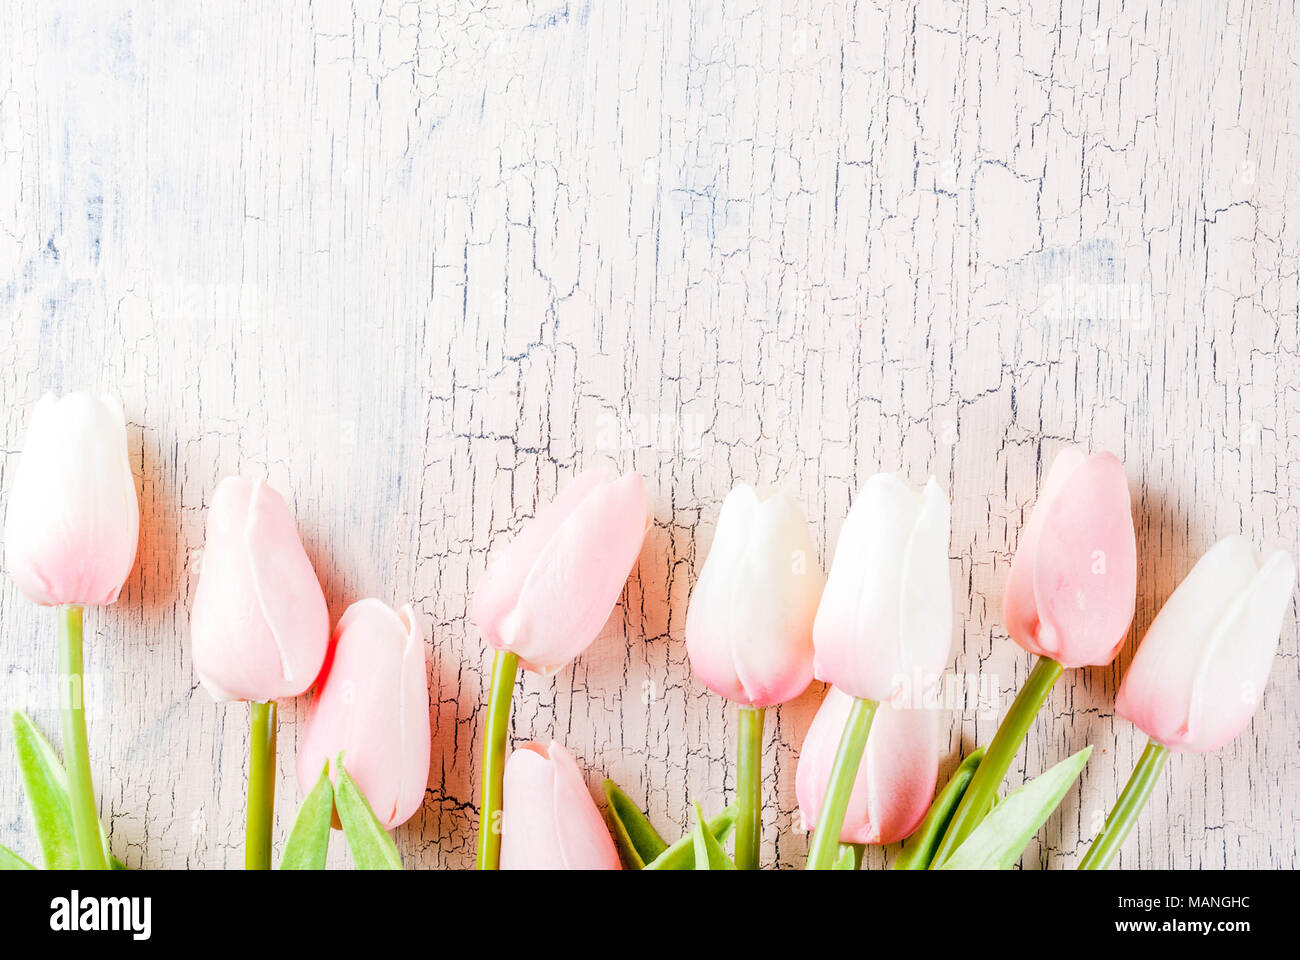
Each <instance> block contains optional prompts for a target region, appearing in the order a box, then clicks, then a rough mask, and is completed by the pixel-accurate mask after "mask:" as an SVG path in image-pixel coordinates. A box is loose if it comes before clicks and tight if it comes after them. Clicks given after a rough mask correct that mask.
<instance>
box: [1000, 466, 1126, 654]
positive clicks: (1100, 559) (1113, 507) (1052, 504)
mask: <svg viewBox="0 0 1300 960" xmlns="http://www.w3.org/2000/svg"><path fill="white" fill-rule="evenodd" d="M1136 597H1137V544H1136V540H1135V538H1134V535H1133V512H1132V505H1131V503H1130V500H1129V492H1128V482H1127V480H1125V478H1124V465H1123V464H1122V463H1120V462H1119V460H1117V459H1116V458H1115V457H1114V456H1113V455H1112V454H1109V453H1098V454H1094V455H1093V456H1087V455H1086V454H1085V453H1084V452H1083V450H1081V449H1080V448H1078V447H1069V448H1067V449H1066V450H1063V451H1062V452H1061V453H1060V454H1059V455H1058V456H1057V458H1056V460H1055V461H1053V463H1052V468H1051V470H1049V471H1048V474H1047V479H1046V481H1045V482H1044V484H1043V489H1042V491H1041V492H1040V493H1039V495H1038V502H1037V503H1036V504H1035V505H1034V509H1033V511H1032V512H1031V513H1030V515H1029V519H1028V521H1026V523H1025V527H1024V530H1023V531H1022V533H1021V536H1020V543H1019V545H1018V546H1017V548H1016V557H1015V560H1014V561H1013V562H1012V564H1011V577H1010V579H1009V580H1008V581H1007V589H1006V595H1005V597H1004V600H1003V620H1004V622H1005V623H1006V626H1007V631H1008V632H1009V633H1010V634H1011V639H1012V640H1014V641H1015V642H1016V643H1018V644H1020V646H1022V647H1024V648H1025V649H1026V650H1028V651H1029V652H1030V653H1036V654H1038V655H1039V656H1043V657H1048V658H1050V659H1052V660H1055V661H1056V662H1058V663H1060V664H1061V665H1062V666H1064V667H1081V666H1085V665H1088V664H1106V663H1110V662H1111V660H1113V659H1115V654H1116V653H1118V652H1119V648H1120V646H1121V645H1122V644H1123V643H1124V637H1125V635H1126V634H1127V633H1128V628H1129V624H1130V623H1132V621H1133V606H1134V603H1135V601H1136Z"/></svg>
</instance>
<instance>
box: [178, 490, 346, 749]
mask: <svg viewBox="0 0 1300 960" xmlns="http://www.w3.org/2000/svg"><path fill="white" fill-rule="evenodd" d="M190 637H191V640H192V642H193V654H194V668H195V670H196V671H197V672H198V675H199V679H200V680H201V681H202V683H203V686H204V687H205V688H206V689H207V691H208V692H209V693H210V694H212V696H213V697H214V698H215V699H217V700H253V701H257V702H264V701H268V700H276V699H279V698H281V697H295V696H297V695H298V694H300V693H303V692H304V691H306V690H307V689H308V688H309V687H311V685H312V684H313V683H314V682H315V680H316V677H317V675H318V674H319V673H320V671H321V665H322V664H323V663H324V661H325V651H326V649H327V647H328V644H329V611H328V609H327V608H326V606H325V595H324V594H323V593H321V588H320V581H319V580H317V579H316V571H315V570H313V569H312V565H311V561H310V560H308V559H307V553H306V551H304V550H303V548H302V541H300V540H299V539H298V528H297V527H296V526H295V525H294V522H293V515H292V514H290V513H289V508H288V506H286V505H285V502H284V500H283V499H281V497H280V495H279V494H278V493H276V492H275V491H274V490H272V489H271V488H270V487H268V486H267V485H266V484H265V483H263V482H262V481H261V480H245V479H243V478H242V477H227V478H226V479H225V480H223V481H221V483H220V484H218V485H217V489H216V492H215V493H214V494H213V496H212V506H211V508H210V509H209V510H208V530H207V542H206V545H205V547H204V550H203V564H202V569H201V571H200V573H199V583H198V587H197V588H196V589H195V591H194V607H193V610H192V611H191V614H190ZM318 772H319V771H318Z"/></svg>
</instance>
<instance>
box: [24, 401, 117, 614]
mask: <svg viewBox="0 0 1300 960" xmlns="http://www.w3.org/2000/svg"><path fill="white" fill-rule="evenodd" d="M139 537H140V507H139V504H138V502H137V501H136V496H135V480H134V478H133V477H132V476H131V466H130V464H129V463H128V462H127V455H126V418H125V416H124V415H123V413H122V407H121V405H120V404H118V402H117V401H116V400H114V399H110V398H102V399H101V398H98V397H92V396H91V395H90V394H88V393H72V394H68V396H66V397H63V398H62V399H59V398H56V397H55V396H54V394H52V393H47V394H45V396H43V397H41V399H40V400H39V401H38V402H37V404H36V408H35V409H34V410H33V411H32V420H31V425H30V426H29V427H28V430H27V443H26V445H25V446H24V448H23V454H22V457H21V458H20V459H19V460H18V463H17V466H16V468H15V471H14V480H13V485H12V486H11V487H10V488H9V504H8V508H7V510H6V513H5V567H6V568H7V569H8V571H9V576H10V577H11V578H12V579H13V581H14V583H15V584H16V585H17V586H18V589H19V590H21V591H22V592H23V593H24V594H26V595H27V596H28V597H29V598H30V599H31V600H34V601H35V602H36V603H41V604H83V605H87V606H96V605H99V604H107V603H113V602H115V601H116V600H117V597H118V594H119V593H121V591H122V584H123V582H125V580H126V578H127V575H128V574H130V572H131V567H132V565H133V564H134V563H135V551H136V545H137V542H138V540H139Z"/></svg>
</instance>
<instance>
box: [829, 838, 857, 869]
mask: <svg viewBox="0 0 1300 960" xmlns="http://www.w3.org/2000/svg"><path fill="white" fill-rule="evenodd" d="M864 846H865V844H861V843H841V844H840V849H839V852H838V853H837V854H835V862H834V863H832V864H831V869H832V870H858V869H860V868H861V867H862V851H863V847H864Z"/></svg>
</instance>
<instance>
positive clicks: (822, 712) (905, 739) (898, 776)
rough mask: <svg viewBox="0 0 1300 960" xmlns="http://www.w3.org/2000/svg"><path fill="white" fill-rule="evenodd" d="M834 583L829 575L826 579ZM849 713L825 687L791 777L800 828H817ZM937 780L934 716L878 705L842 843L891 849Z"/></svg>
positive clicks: (920, 813) (918, 815)
mask: <svg viewBox="0 0 1300 960" xmlns="http://www.w3.org/2000/svg"><path fill="white" fill-rule="evenodd" d="M832 576H833V574H832ZM852 709H853V698H852V697H851V696H849V695H848V694H847V693H845V692H844V691H842V690H839V689H837V688H835V687H830V688H828V689H827V691H826V699H825V700H823V701H822V705H821V707H820V708H819V709H818V710H817V716H815V717H814V718H813V722H812V726H811V727H809V728H808V736H807V737H805V738H804V742H803V749H801V750H800V751H799V766H798V768H797V770H796V772H795V780H794V784H795V795H796V796H797V797H798V799H799V811H800V814H801V815H802V817H803V826H804V828H805V829H807V830H812V829H814V828H815V827H816V826H817V818H818V816H820V814H821V809H822V801H823V800H824V799H825V796H826V785H827V784H828V783H829V782H830V778H831V768H832V767H833V766H834V764H835V754H836V751H838V750H839V746H840V736H841V734H843V733H844V727H845V724H846V723H847V722H848V719H849V711H850V710H852ZM938 776H939V713H938V711H937V710H931V709H928V708H915V709H903V708H899V707H895V706H893V705H891V704H889V703H885V702H882V703H881V704H880V706H879V707H877V708H876V715H875V719H874V720H872V723H871V735H870V736H869V737H867V747H866V750H865V752H864V753H863V755H862V763H861V764H860V765H859V767H858V775H857V778H856V779H855V780H854V781H853V792H852V793H851V794H850V795H849V806H848V811H847V812H846V813H845V815H844V826H843V827H842V828H841V829H840V842H841V843H893V842H894V841H896V840H902V839H903V838H904V837H906V836H908V835H909V834H911V833H912V831H913V830H915V829H916V828H917V827H918V826H919V825H920V823H921V821H922V820H924V819H925V814H926V811H927V810H928V809H929V807H930V801H931V800H933V799H934V786H935V781H936V779H937V778H938Z"/></svg>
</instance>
